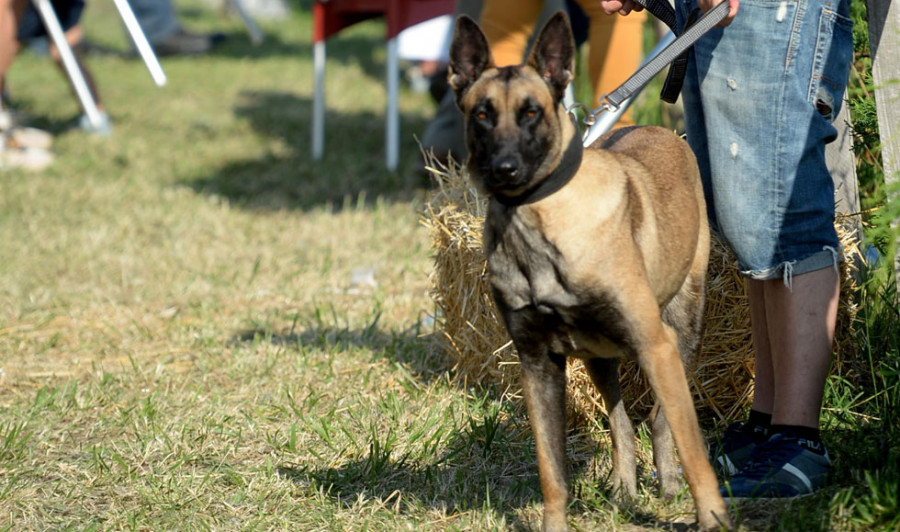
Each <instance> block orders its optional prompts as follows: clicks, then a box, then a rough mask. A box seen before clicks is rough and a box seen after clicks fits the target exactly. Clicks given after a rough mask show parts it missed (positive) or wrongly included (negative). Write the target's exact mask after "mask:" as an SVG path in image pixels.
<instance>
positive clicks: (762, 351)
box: [747, 279, 775, 415]
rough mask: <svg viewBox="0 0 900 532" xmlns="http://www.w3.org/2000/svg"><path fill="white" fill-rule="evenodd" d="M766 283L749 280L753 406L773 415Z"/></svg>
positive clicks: (773, 381) (773, 392)
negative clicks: (752, 355) (752, 356)
mask: <svg viewBox="0 0 900 532" xmlns="http://www.w3.org/2000/svg"><path fill="white" fill-rule="evenodd" d="M765 284H766V281H754V280H752V279H749V280H747V299H748V300H749V302H750V329H751V331H752V339H753V353H754V378H753V404H752V408H753V410H756V411H757V412H761V413H763V414H769V415H771V414H772V408H773V403H774V402H775V378H774V376H773V375H772V351H771V347H770V346H769V328H768V325H767V318H766V297H765V292H766V291H765Z"/></svg>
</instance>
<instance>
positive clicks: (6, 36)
mask: <svg viewBox="0 0 900 532" xmlns="http://www.w3.org/2000/svg"><path fill="white" fill-rule="evenodd" d="M24 10H25V0H0V89H2V88H3V80H4V77H5V76H6V73H7V71H9V67H10V66H11V65H12V63H13V60H14V59H15V57H16V54H17V53H19V41H18V40H17V39H16V34H17V33H18V30H19V20H21V19H22V12H23V11H24Z"/></svg>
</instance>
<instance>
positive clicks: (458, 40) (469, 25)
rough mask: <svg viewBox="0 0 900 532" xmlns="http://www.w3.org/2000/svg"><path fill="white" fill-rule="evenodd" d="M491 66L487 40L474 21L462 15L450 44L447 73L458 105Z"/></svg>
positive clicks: (457, 21)
mask: <svg viewBox="0 0 900 532" xmlns="http://www.w3.org/2000/svg"><path fill="white" fill-rule="evenodd" d="M490 66H491V51H490V49H489V48H488V43H487V38H486V37H485V36H484V33H483V32H482V31H481V28H479V27H478V24H477V23H476V22H475V21H474V20H472V19H471V18H469V17H467V16H466V15H460V17H459V18H458V19H457V20H456V28H455V29H454V31H453V42H452V43H451V44H450V67H449V71H448V73H447V82H448V83H449V85H450V87H451V88H452V89H453V92H454V93H455V94H456V103H457V104H460V103H461V102H462V97H463V95H464V94H465V93H466V90H468V88H469V87H471V86H472V84H473V83H475V80H476V79H478V76H480V75H481V73H482V72H484V71H485V70H486V69H487V68H488V67H490Z"/></svg>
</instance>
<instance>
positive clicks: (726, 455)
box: [709, 422, 769, 477]
mask: <svg viewBox="0 0 900 532" xmlns="http://www.w3.org/2000/svg"><path fill="white" fill-rule="evenodd" d="M768 438H769V431H768V429H767V428H765V427H761V426H759V425H750V424H749V423H740V422H739V423H732V424H731V425H729V426H728V428H726V429H725V433H724V434H723V435H722V438H721V439H719V440H718V441H716V442H715V443H714V444H713V445H712V446H711V447H710V450H709V461H710V462H712V466H713V469H715V470H716V472H717V473H719V474H720V475H722V476H724V477H730V476H732V475H736V474H737V473H738V471H740V470H741V469H742V468H743V467H744V466H745V465H747V462H748V461H749V460H750V455H751V454H753V450H754V449H756V447H757V446H758V445H760V444H761V443H763V442H765V441H766V440H767V439H768Z"/></svg>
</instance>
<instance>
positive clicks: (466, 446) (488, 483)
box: [232, 316, 689, 530]
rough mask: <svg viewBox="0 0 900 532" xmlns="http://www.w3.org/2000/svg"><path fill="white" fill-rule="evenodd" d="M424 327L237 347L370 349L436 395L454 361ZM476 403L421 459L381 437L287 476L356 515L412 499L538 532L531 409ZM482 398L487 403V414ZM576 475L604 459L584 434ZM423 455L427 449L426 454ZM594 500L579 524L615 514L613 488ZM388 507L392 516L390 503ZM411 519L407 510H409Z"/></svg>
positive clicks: (334, 331)
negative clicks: (528, 511) (351, 453)
mask: <svg viewBox="0 0 900 532" xmlns="http://www.w3.org/2000/svg"><path fill="white" fill-rule="evenodd" d="M422 332H423V331H422V328H421V326H420V325H416V326H413V327H410V328H408V329H407V330H405V331H402V332H399V333H390V332H385V331H384V330H382V329H381V328H379V326H378V319H377V316H376V317H375V318H373V319H372V321H371V322H370V324H369V325H368V326H366V327H362V328H349V327H340V326H330V325H326V324H317V325H314V326H311V327H306V328H301V329H298V330H292V329H288V330H282V331H274V330H271V329H266V328H264V327H263V328H249V329H245V330H242V331H239V332H238V333H236V334H235V335H234V337H233V338H232V343H236V344H240V343H250V342H269V343H272V344H273V345H279V346H285V347H287V348H291V347H296V348H297V349H304V348H310V347H312V348H315V349H321V350H325V351H329V352H347V351H351V350H353V349H358V348H365V349H366V350H367V351H368V352H371V353H373V356H374V357H379V358H385V359H388V360H390V361H392V362H395V363H397V364H398V366H400V367H402V368H403V370H404V371H405V372H406V373H407V374H408V375H409V376H410V377H411V378H412V379H414V380H415V381H416V382H418V383H421V384H423V385H424V386H425V387H427V386H428V385H430V384H433V383H435V382H436V381H439V380H443V379H446V374H447V372H448V371H450V370H451V368H450V363H449V361H448V360H447V359H446V358H444V357H443V355H442V354H441V353H440V352H439V351H438V349H437V347H436V345H435V341H434V339H433V338H432V337H429V336H428V335H424V336H423V334H422ZM467 392H468V393H469V397H470V398H469V399H467V400H468V401H472V402H473V403H472V404H473V405H474V404H475V403H478V404H477V405H475V406H473V407H472V408H473V411H475V412H479V414H476V415H474V416H470V417H469V418H468V422H464V423H462V424H460V425H459V426H458V428H457V430H456V432H454V433H453V434H452V435H451V436H450V437H449V438H446V439H444V440H440V441H439V443H435V447H429V446H428V445H426V446H425V447H427V448H429V449H430V451H431V452H434V454H428V453H426V452H424V451H420V453H421V454H420V455H419V456H410V455H406V456H401V457H399V458H398V457H397V454H396V452H394V450H393V446H394V445H393V442H395V438H396V439H403V438H404V436H403V435H399V436H398V435H391V434H387V435H385V434H378V435H373V436H372V439H371V441H370V443H369V451H368V454H367V455H366V456H363V457H360V458H356V459H353V460H345V461H341V463H340V464H339V465H337V466H331V467H329V466H324V465H322V466H315V465H313V466H306V467H303V466H296V467H295V466H290V465H285V466H283V467H281V468H280V469H279V473H280V474H281V475H283V476H285V477H286V478H289V479H292V480H293V481H295V482H297V483H299V484H302V485H309V486H312V487H313V488H315V489H316V490H321V491H322V492H323V493H326V494H327V495H328V496H329V497H330V498H331V499H332V500H333V501H334V503H335V504H338V505H342V506H343V507H345V508H352V507H353V506H354V505H356V504H357V502H358V501H359V500H360V499H362V500H367V499H378V500H380V501H382V502H384V501H389V500H391V499H392V498H394V497H396V496H397V493H400V494H402V497H401V500H402V501H403V504H404V505H405V506H404V507H408V508H409V511H410V513H413V512H415V509H416V508H418V507H421V506H425V507H430V508H434V509H439V510H444V511H446V512H447V513H448V514H450V515H452V514H454V513H464V512H469V511H480V510H484V509H486V508H491V509H493V511H495V512H496V513H497V514H500V515H502V517H503V519H504V520H505V522H506V523H507V524H508V525H509V526H510V527H511V528H512V529H513V530H531V529H532V525H533V523H530V522H524V521H522V519H525V518H524V517H523V514H522V512H521V511H520V510H522V509H524V508H527V507H529V506H531V505H533V504H535V503H540V502H541V500H542V497H541V493H540V481H539V478H538V473H537V464H536V458H535V449H534V440H533V438H532V435H531V429H530V426H529V423H528V420H527V418H526V417H525V415H524V411H523V408H522V405H521V404H519V403H517V402H504V403H501V402H499V401H496V400H495V399H494V393H493V392H492V391H490V390H485V389H481V388H474V387H469V388H468V390H467ZM479 398H483V399H484V401H483V404H482V403H481V402H480V400H479ZM567 446H568V467H569V475H570V477H571V478H573V479H576V478H580V479H581V481H580V482H585V480H584V478H585V475H589V476H593V475H596V472H594V473H592V472H591V465H590V464H591V461H592V457H593V456H595V455H596V453H603V452H606V451H608V450H604V448H603V443H601V442H598V441H595V440H594V439H593V438H592V436H591V435H590V434H588V433H587V432H584V431H577V432H572V433H570V434H569V435H568V444H567ZM416 448H418V447H416ZM588 482H590V483H591V484H592V488H591V489H590V490H589V491H590V494H589V495H584V496H579V497H577V499H576V503H575V504H574V505H573V508H572V512H571V513H572V516H573V518H574V519H579V516H588V518H589V515H590V514H591V513H593V512H596V511H597V510H598V509H601V510H604V509H609V511H612V504H613V503H611V502H610V501H611V500H612V493H611V491H610V490H611V484H610V479H608V478H603V474H601V475H600V478H597V479H593V480H588ZM385 505H386V506H389V505H388V504H387V503H385ZM401 511H402V510H401ZM620 515H621V516H622V517H620V518H619V519H622V518H624V519H625V520H626V521H628V522H630V523H633V524H635V525H638V526H642V527H651V528H654V529H666V530H688V529H689V527H688V526H687V525H684V524H682V523H672V522H665V521H660V520H659V519H658V516H657V515H655V514H653V513H650V512H648V511H647V510H646V509H643V508H640V507H638V506H637V505H635V506H633V507H629V508H623V509H621V514H620Z"/></svg>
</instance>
